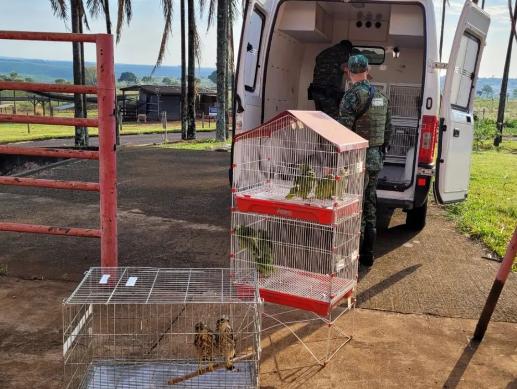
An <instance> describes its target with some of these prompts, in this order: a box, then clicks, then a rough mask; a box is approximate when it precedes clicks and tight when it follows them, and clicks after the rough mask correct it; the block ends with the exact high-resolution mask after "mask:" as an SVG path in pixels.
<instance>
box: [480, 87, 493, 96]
mask: <svg viewBox="0 0 517 389" xmlns="http://www.w3.org/2000/svg"><path fill="white" fill-rule="evenodd" d="M481 94H482V95H483V96H485V97H486V98H487V99H492V98H493V97H494V88H492V87H491V86H490V85H488V84H487V85H485V86H483V88H482V89H481Z"/></svg>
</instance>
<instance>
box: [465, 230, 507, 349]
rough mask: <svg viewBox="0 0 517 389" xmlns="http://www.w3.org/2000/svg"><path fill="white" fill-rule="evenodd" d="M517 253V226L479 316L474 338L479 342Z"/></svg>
mask: <svg viewBox="0 0 517 389" xmlns="http://www.w3.org/2000/svg"><path fill="white" fill-rule="evenodd" d="M516 253H517V227H516V228H515V230H514V231H513V236H512V239H511V240H510V243H508V248H507V249H506V254H505V255H504V258H503V262H502V263H501V266H500V267H499V271H498V272H497V275H496V277H495V280H494V283H493V284H492V289H490V293H489V294H488V298H487V299H486V303H485V307H484V308H483V312H481V316H480V317H479V321H478V324H477V326H476V330H475V332H474V340H476V341H478V342H481V341H482V340H483V337H484V336H485V332H486V329H487V327H488V323H489V322H490V318H491V317H492V314H493V313H494V310H495V307H496V305H497V301H498V300H499V296H500V295H501V292H502V290H503V286H504V283H505V282H506V280H507V278H508V275H509V274H510V271H511V269H512V265H513V260H514V259H515V254H516Z"/></svg>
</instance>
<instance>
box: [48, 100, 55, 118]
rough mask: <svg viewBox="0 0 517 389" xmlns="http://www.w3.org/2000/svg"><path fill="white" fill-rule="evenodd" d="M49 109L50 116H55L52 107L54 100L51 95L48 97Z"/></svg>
mask: <svg viewBox="0 0 517 389" xmlns="http://www.w3.org/2000/svg"><path fill="white" fill-rule="evenodd" d="M48 110H49V112H50V116H51V117H54V109H53V108H52V100H51V99H50V97H49V98H48Z"/></svg>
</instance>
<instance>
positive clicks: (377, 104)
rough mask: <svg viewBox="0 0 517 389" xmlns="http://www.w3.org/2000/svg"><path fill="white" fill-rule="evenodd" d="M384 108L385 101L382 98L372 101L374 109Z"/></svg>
mask: <svg viewBox="0 0 517 389" xmlns="http://www.w3.org/2000/svg"><path fill="white" fill-rule="evenodd" d="M383 106H384V99H382V98H381V97H376V98H375V99H373V100H372V107H383Z"/></svg>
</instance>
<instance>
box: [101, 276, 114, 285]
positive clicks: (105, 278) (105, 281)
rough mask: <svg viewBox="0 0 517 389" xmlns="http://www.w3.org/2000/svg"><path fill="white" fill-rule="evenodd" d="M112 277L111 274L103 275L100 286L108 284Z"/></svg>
mask: <svg viewBox="0 0 517 389" xmlns="http://www.w3.org/2000/svg"><path fill="white" fill-rule="evenodd" d="M110 277H111V274H103V275H102V277H101V279H100V281H99V284H107V283H108V280H109V279H110Z"/></svg>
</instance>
